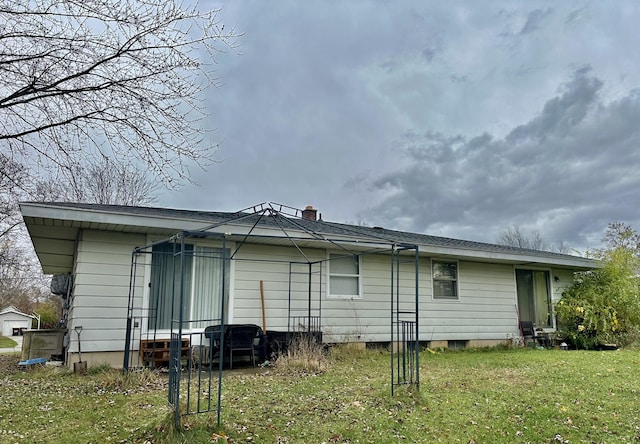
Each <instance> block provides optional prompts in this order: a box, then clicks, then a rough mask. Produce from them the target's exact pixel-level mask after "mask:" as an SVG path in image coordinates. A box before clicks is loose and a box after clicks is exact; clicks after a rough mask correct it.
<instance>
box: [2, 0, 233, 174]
mask: <svg viewBox="0 0 640 444" xmlns="http://www.w3.org/2000/svg"><path fill="white" fill-rule="evenodd" d="M196 8H197V6H193V7H185V6H183V5H182V4H181V3H180V2H179V1H178V0H39V1H36V2H34V1H31V0H0V21H2V23H4V27H3V28H2V31H0V143H1V144H2V145H0V146H1V148H2V152H3V153H4V154H5V155H6V156H9V154H8V153H12V154H13V156H14V158H20V159H21V160H22V163H23V164H24V163H27V162H31V163H38V164H39V165H40V166H45V167H46V166H48V165H49V164H56V165H59V166H64V167H67V166H69V165H76V164H77V163H78V162H79V160H80V158H81V155H84V156H86V155H87V154H88V151H89V150H93V151H94V154H95V152H96V151H97V152H100V153H102V154H104V155H106V156H108V157H115V158H117V159H118V160H119V161H127V162H129V161H132V160H135V161H141V162H143V163H145V164H147V165H149V167H151V168H152V169H153V170H154V172H155V173H157V174H158V175H159V176H160V177H161V178H162V179H163V180H164V181H165V182H167V183H169V184H170V183H172V182H173V181H174V180H175V179H176V178H179V179H185V178H186V179H188V163H190V162H192V161H196V162H198V164H199V165H207V164H208V163H210V162H211V161H212V149H211V148H212V147H211V146H209V145H207V144H206V143H204V142H206V140H205V139H206V137H205V136H206V131H204V129H203V128H202V127H201V124H202V121H201V119H202V118H203V117H204V116H205V112H204V110H203V108H202V107H201V103H202V102H201V100H202V97H200V93H201V92H202V91H203V89H204V88H206V87H207V86H209V85H210V84H212V83H214V81H215V80H214V78H213V76H212V74H213V72H212V62H213V60H214V56H215V55H216V52H217V51H219V50H220V49H223V48H228V47H233V45H234V38H235V37H236V33H235V32H234V30H233V29H231V30H226V31H225V30H224V26H223V25H222V24H221V23H220V21H219V19H218V12H219V11H218V10H211V11H206V12H200V11H198V9H196Z"/></svg>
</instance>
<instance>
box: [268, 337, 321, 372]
mask: <svg viewBox="0 0 640 444" xmlns="http://www.w3.org/2000/svg"><path fill="white" fill-rule="evenodd" d="M275 368H276V371H277V372H278V373H283V374H291V373H303V374H311V375H317V374H321V373H324V372H325V371H327V369H328V368H329V358H328V356H327V352H326V350H325V348H324V347H323V345H322V344H318V343H316V342H315V341H308V340H305V339H300V340H296V341H294V342H292V343H291V345H290V346H289V348H288V349H287V352H286V353H281V354H280V355H279V356H278V358H277V359H276V362H275Z"/></svg>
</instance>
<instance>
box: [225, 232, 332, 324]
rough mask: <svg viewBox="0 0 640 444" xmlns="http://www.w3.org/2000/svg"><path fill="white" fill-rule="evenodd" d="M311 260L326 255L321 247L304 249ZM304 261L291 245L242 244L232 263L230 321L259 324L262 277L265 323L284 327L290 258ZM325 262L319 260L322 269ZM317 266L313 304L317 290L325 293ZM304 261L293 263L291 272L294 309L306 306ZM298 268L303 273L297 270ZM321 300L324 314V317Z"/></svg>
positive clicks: (285, 322) (317, 296) (306, 291)
mask: <svg viewBox="0 0 640 444" xmlns="http://www.w3.org/2000/svg"><path fill="white" fill-rule="evenodd" d="M303 251H304V254H305V255H306V256H307V258H309V259H310V260H312V261H321V260H324V259H326V253H325V251H324V250H318V249H313V250H312V249H303ZM291 261H294V262H295V261H298V262H305V261H306V259H305V258H304V257H303V256H302V254H300V252H299V251H298V250H296V249H295V248H293V247H274V246H267V245H253V244H245V245H243V246H242V247H241V248H240V250H239V251H238V253H237V254H236V256H235V257H234V261H233V264H232V268H233V272H234V282H233V284H232V289H233V291H232V295H231V305H232V308H231V312H230V322H232V323H252V324H258V325H260V326H262V303H261V299H260V281H263V288H264V300H265V303H264V305H265V317H266V327H267V329H268V330H286V328H287V324H288V318H287V315H288V307H289V262H291ZM325 267H326V264H322V269H323V271H324V269H325ZM319 269H320V268H319V266H318V265H315V266H314V268H313V272H314V273H313V284H312V292H313V295H312V298H313V307H317V306H318V305H317V303H318V298H319V296H320V294H319V291H322V295H323V297H324V285H325V280H326V274H323V276H322V289H320V279H319V275H318V273H315V272H317V271H318V270H319ZM307 270H308V268H307V265H306V264H301V265H296V266H295V271H296V273H294V274H293V275H292V281H293V286H292V290H293V291H292V299H293V303H292V306H293V308H294V309H299V310H302V309H304V310H305V313H306V309H307V295H308V284H307V282H308V280H307V274H305V273H306V272H307ZM298 272H300V273H302V274H299V273H298ZM324 302H325V301H324V300H323V301H322V304H323V307H322V308H323V317H324V308H325V307H324Z"/></svg>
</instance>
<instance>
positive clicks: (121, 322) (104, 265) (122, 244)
mask: <svg viewBox="0 0 640 444" xmlns="http://www.w3.org/2000/svg"><path fill="white" fill-rule="evenodd" d="M145 241H146V237H145V236H143V235H135V234H123V233H113V232H103V231H87V230H85V231H83V232H81V235H80V238H79V241H78V248H77V255H76V259H75V269H74V275H75V276H74V287H73V296H72V297H73V300H72V303H71V313H70V319H71V323H70V325H69V326H68V327H69V331H70V340H71V342H70V346H69V352H72V353H73V352H77V351H78V344H77V335H76V333H75V332H74V328H75V327H76V326H79V325H81V326H82V333H81V341H82V344H81V345H82V352H83V353H84V352H87V353H90V352H109V351H120V352H121V351H122V350H123V349H124V342H125V334H126V331H125V330H126V328H125V327H126V319H127V306H128V297H129V277H130V271H131V252H132V250H133V248H134V247H135V246H138V245H144V243H145ZM136 274H137V277H136V282H138V283H139V288H137V289H136V294H140V295H141V294H142V293H143V276H144V267H142V266H141V267H139V268H138V269H137V273H136Z"/></svg>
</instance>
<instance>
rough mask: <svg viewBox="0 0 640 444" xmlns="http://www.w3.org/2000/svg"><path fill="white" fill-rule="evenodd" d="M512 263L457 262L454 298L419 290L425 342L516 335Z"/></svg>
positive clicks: (499, 338) (503, 338) (514, 288)
mask: <svg viewBox="0 0 640 444" xmlns="http://www.w3.org/2000/svg"><path fill="white" fill-rule="evenodd" d="M515 291H516V287H515V275H514V271H513V266H512V265H501V264H489V263H481V262H467V261H460V262H459V263H458V296H459V299H458V300H457V301H448V300H438V299H433V298H432V297H431V289H430V288H429V289H428V292H429V294H424V297H423V296H422V295H423V293H422V291H421V313H420V314H421V322H420V324H421V334H420V338H421V339H422V340H426V341H440V340H506V339H507V338H509V337H512V336H514V335H517V332H518V325H517V317H516V312H515V307H516V293H515Z"/></svg>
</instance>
